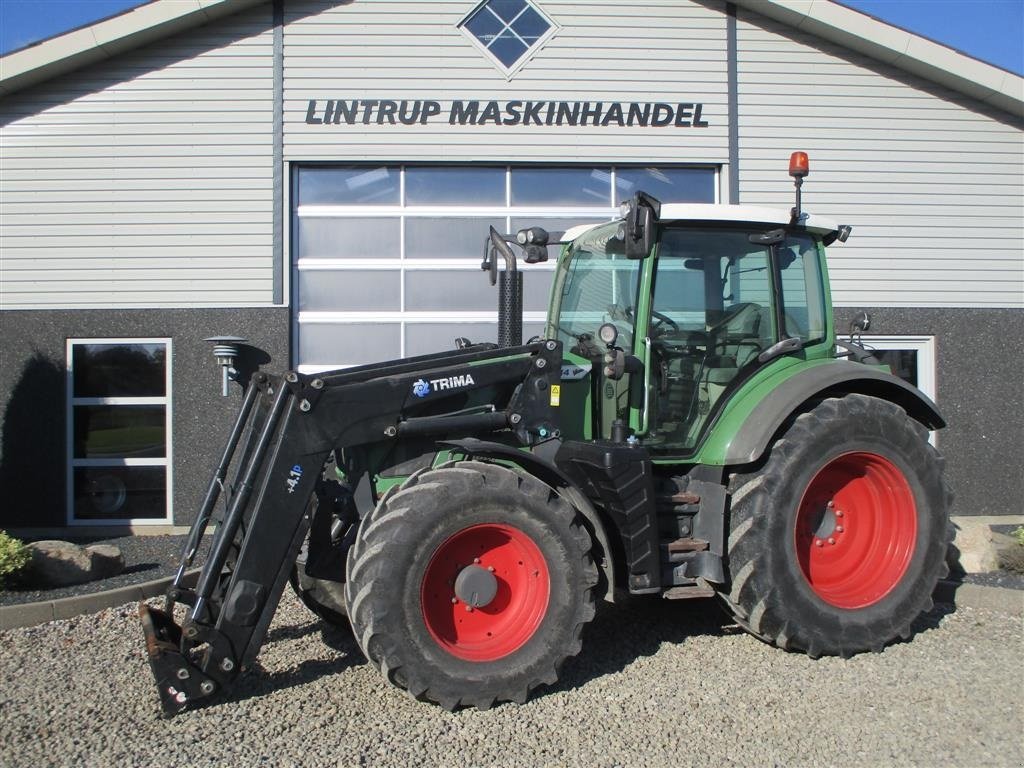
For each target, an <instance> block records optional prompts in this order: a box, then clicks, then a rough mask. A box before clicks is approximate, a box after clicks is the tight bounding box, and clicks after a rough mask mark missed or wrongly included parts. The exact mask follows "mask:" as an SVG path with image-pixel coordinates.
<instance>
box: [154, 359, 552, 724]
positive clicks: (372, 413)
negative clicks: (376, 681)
mask: <svg viewBox="0 0 1024 768" xmlns="http://www.w3.org/2000/svg"><path fill="white" fill-rule="evenodd" d="M561 355H562V348H561V344H559V343H557V342H553V341H541V342H536V343H532V344H526V345H522V346H519V347H511V348H494V347H492V346H490V345H486V346H485V345H481V346H477V347H468V348H465V349H461V350H456V351H452V352H444V353H440V354H437V355H424V356H422V357H416V358H409V359H406V360H399V361H392V362H389V363H383V364H380V365H372V366H363V367H360V368H351V369H347V370H341V371H332V372H327V373H322V374H317V375H315V376H310V375H303V374H299V373H296V372H294V371H289V372H287V373H285V374H284V375H282V376H269V375H267V374H264V373H258V374H256V375H254V376H253V378H252V383H251V385H250V386H249V388H248V390H247V391H246V394H245V398H244V401H243V403H242V407H241V409H240V411H239V413H238V416H237V418H236V420H235V424H234V426H233V428H232V430H231V432H230V435H229V438H228V441H227V444H226V445H225V447H224V451H223V453H222V455H221V459H220V463H219V464H218V466H217V468H216V470H215V471H214V473H213V477H212V479H211V480H210V485H209V487H208V489H207V493H206V496H205V498H204V501H203V504H202V506H201V507H200V510H199V513H198V515H197V517H196V520H195V522H194V524H193V525H192V528H191V530H190V532H189V536H188V540H187V543H186V545H185V549H184V551H183V553H182V559H181V565H180V567H179V569H178V572H177V575H176V577H175V579H174V582H173V583H172V584H171V586H170V587H169V588H168V590H167V595H166V599H165V603H164V607H163V609H162V610H159V609H156V608H152V607H150V606H148V605H146V604H145V603H141V604H140V605H139V614H140V619H141V622H142V628H143V633H144V634H145V637H146V648H147V653H148V657H149V663H150V666H151V667H152V670H153V674H154V677H155V678H156V682H157V686H158V689H159V693H160V700H161V705H162V707H163V710H164V712H165V713H166V714H168V715H173V714H175V713H177V712H180V711H182V710H183V709H185V708H187V707H189V706H190V705H194V704H195V702H197V701H198V700H201V699H205V698H207V697H209V696H211V695H213V694H214V693H216V692H217V691H220V690H224V689H226V688H228V687H230V685H231V683H232V681H233V680H234V679H235V678H236V677H237V676H238V674H239V673H240V672H241V670H242V669H244V668H245V667H247V666H248V665H249V664H251V663H252V662H253V661H254V660H255V658H256V656H257V654H258V653H259V649H260V647H261V646H262V644H263V642H264V639H265V637H266V633H267V628H268V627H269V625H270V621H271V619H272V618H273V616H274V613H275V611H276V609H277V605H278V602H279V601H280V598H281V593H282V591H283V590H284V586H285V583H286V582H287V581H288V576H289V574H290V572H291V568H292V565H293V563H294V562H295V558H296V556H297V554H298V552H299V550H300V548H301V546H302V542H303V539H304V538H305V536H306V533H307V531H308V530H309V527H310V515H309V501H310V498H311V496H312V495H313V493H314V492H316V491H318V490H319V491H321V492H327V491H326V490H325V489H324V487H323V486H324V485H325V483H326V481H325V479H324V478H323V469H324V466H325V463H327V462H328V459H329V458H330V456H331V454H332V452H335V451H341V450H344V449H346V448H351V447H354V446H359V445H364V444H369V443H375V442H381V441H388V440H394V439H396V438H398V437H399V436H405V435H436V436H437V437H438V439H439V440H443V439H444V438H445V437H448V436H452V435H456V434H457V435H465V434H480V435H486V434H489V433H493V432H496V431H499V430H505V431H507V432H508V433H510V435H511V436H512V437H513V438H514V440H515V441H516V442H518V443H519V444H520V445H522V446H530V445H533V444H535V443H538V442H541V441H543V440H545V439H548V438H551V437H556V436H557V434H558V432H557V426H556V425H557V423H558V419H557V417H556V416H555V412H554V410H553V407H552V405H551V401H552V399H553V398H552V396H551V388H552V386H557V385H558V383H559V375H560V363H561ZM442 381H443V382H446V383H447V388H455V389H457V391H458V392H460V393H461V392H467V393H468V392H472V391H473V390H481V389H486V390H487V391H495V392H498V391H508V392H511V395H510V396H508V397H506V398H505V400H504V401H503V402H498V403H494V404H492V405H490V406H484V407H477V408H474V409H472V410H471V412H466V411H465V410H455V411H453V412H446V411H445V408H444V398H445V396H446V394H451V391H447V392H446V391H445V390H446V387H445V386H435V387H434V388H433V389H431V388H430V387H429V386H428V387H424V386H423V384H424V383H427V384H433V383H435V382H442ZM452 382H456V383H454V384H453V383H452ZM425 390H430V391H428V392H427V393H426V394H424V391H425ZM431 395H433V400H432V401H431V398H430V396H431ZM427 405H430V406H433V407H431V408H430V409H429V410H428V412H427V414H426V415H417V414H418V413H420V412H421V411H422V410H423V409H424V407H425V406H427ZM239 448H240V449H241V450H239ZM236 454H237V456H236ZM232 469H233V470H234V472H233V477H232V480H231V482H230V483H229V482H228V476H229V474H230V473H231V470H232ZM222 495H223V496H224V497H225V506H224V510H223V512H222V514H220V515H217V514H215V509H216V508H217V501H218V499H219V498H220V497H221V496H222ZM214 520H215V521H216V528H215V531H214V534H213V540H212V544H211V548H210V553H209V555H208V556H207V558H206V561H205V563H204V564H203V567H202V570H201V572H200V575H199V579H198V583H197V584H196V586H195V588H194V589H189V588H187V587H186V586H185V572H186V569H187V568H189V567H190V566H191V565H192V563H193V561H194V559H195V556H196V552H197V551H198V549H199V543H200V541H201V540H202V537H203V535H204V533H205V532H206V529H207V528H208V526H209V524H210V523H211V521H214ZM182 607H183V608H184V609H185V611H184V617H183V619H182V621H181V623H180V624H178V623H177V622H176V620H175V609H176V608H182Z"/></svg>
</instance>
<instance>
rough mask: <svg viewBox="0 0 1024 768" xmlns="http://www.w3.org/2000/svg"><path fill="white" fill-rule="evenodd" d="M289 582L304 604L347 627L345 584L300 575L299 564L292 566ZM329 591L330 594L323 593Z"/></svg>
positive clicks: (337, 625)
mask: <svg viewBox="0 0 1024 768" xmlns="http://www.w3.org/2000/svg"><path fill="white" fill-rule="evenodd" d="M288 583H289V584H291V585H292V591H293V592H295V594H296V596H297V597H298V598H299V600H301V601H302V604H303V605H304V606H306V607H307V608H308V609H309V610H310V611H312V612H313V613H314V614H316V615H317V616H318V617H319V618H321V619H323V620H324V621H326V622H327V623H328V624H330V625H332V626H335V627H347V626H348V615H347V614H346V613H345V610H346V609H345V594H344V589H345V586H344V584H341V583H339V582H336V581H326V580H325V579H314V578H312V577H309V576H304V577H300V575H299V571H298V566H292V572H291V575H290V576H289V577H288ZM324 592H328V593H329V596H325V595H324V594H323V593H324Z"/></svg>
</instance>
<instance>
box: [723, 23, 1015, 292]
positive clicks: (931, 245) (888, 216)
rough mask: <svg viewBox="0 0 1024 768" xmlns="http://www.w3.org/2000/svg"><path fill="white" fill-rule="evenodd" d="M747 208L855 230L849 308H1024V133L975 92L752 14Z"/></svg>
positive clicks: (845, 266)
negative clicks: (799, 153) (810, 215)
mask: <svg viewBox="0 0 1024 768" xmlns="http://www.w3.org/2000/svg"><path fill="white" fill-rule="evenodd" d="M738 49H739V61H738V74H739V156H740V200H741V202H743V203H747V204H764V205H772V206H785V207H788V206H790V205H792V185H791V184H788V183H787V178H786V176H785V173H786V166H787V160H788V157H789V153H790V152H791V151H793V150H798V149H799V150H805V151H806V152H808V154H809V155H810V159H811V175H810V177H809V179H808V180H807V182H806V185H805V187H804V203H805V206H806V207H807V208H808V209H811V210H814V211H817V212H820V213H823V214H827V215H829V216H834V217H836V218H838V219H839V220H840V221H842V222H843V223H847V224H852V225H853V236H852V237H851V238H850V241H849V242H848V243H847V244H845V245H836V246H834V247H833V248H831V249H830V267H831V277H832V286H833V301H834V303H835V304H836V305H840V306H842V305H845V306H854V305H864V306H875V307H879V306H882V307H885V306H889V307H892V306H904V307H921V306H931V307H950V306H961V307H1024V217H1022V216H1021V212H1022V211H1024V135H1022V134H1021V125H1020V123H1019V121H1015V120H1013V119H1012V118H1010V116H1008V115H1004V114H999V113H997V112H994V111H992V110H991V109H989V108H986V107H984V106H982V105H981V104H979V103H976V102H972V101H970V100H969V99H967V98H966V97H960V96H958V95H956V94H954V93H953V92H951V91H948V90H944V89H941V88H939V87H937V86H934V85H930V84H928V83H926V82H924V81H922V80H920V79H918V78H915V77H914V76H912V75H908V74H907V73H905V72H901V71H899V70H897V69H895V68H893V67H890V66H887V65H885V64H881V63H878V62H876V61H873V60H869V59H867V58H865V57H863V56H861V55H859V54H857V53H854V52H852V51H848V50H845V49H841V48H838V47H836V46H832V45H830V44H826V43H823V42H822V41H821V40H820V39H818V38H815V37H813V36H810V35H807V34H805V33H802V32H799V31H797V30H794V29H793V28H790V27H786V26H784V25H781V24H779V23H777V22H774V21H770V20H768V19H765V18H763V17H760V16H757V15H756V14H750V13H748V12H745V11H742V10H741V11H740V13H739V22H738Z"/></svg>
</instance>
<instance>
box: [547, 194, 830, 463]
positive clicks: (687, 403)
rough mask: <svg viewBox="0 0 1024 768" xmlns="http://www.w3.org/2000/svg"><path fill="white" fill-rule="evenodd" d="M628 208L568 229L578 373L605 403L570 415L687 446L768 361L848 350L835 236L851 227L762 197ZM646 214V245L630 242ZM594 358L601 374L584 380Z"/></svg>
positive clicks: (565, 280)
mask: <svg viewBox="0 0 1024 768" xmlns="http://www.w3.org/2000/svg"><path fill="white" fill-rule="evenodd" d="M632 206H644V207H647V208H648V209H649V210H648V212H647V213H646V214H645V216H644V217H637V216H635V215H634V213H633V212H632V210H631V207H632ZM623 207H624V209H625V210H624V212H623V213H624V216H623V219H622V220H621V221H617V222H611V223H609V224H604V225H599V226H595V227H590V228H578V229H576V230H570V231H569V232H567V233H566V235H565V236H564V238H563V239H565V240H570V239H571V242H570V243H569V244H568V245H567V247H566V249H565V251H564V254H563V257H562V260H561V262H560V264H559V268H558V271H557V273H556V277H555V284H554V289H553V292H552V307H551V312H550V315H549V317H550V321H549V322H550V325H549V327H548V329H547V336H548V338H557V339H558V340H560V341H561V342H562V343H563V348H564V349H565V350H566V351H567V354H566V372H568V376H563V378H567V379H568V381H565V382H564V385H566V386H569V387H573V386H576V387H577V388H580V387H583V386H586V385H589V387H590V395H591V397H590V398H587V400H588V402H589V403H590V407H591V413H590V414H584V413H581V414H577V418H576V419H571V420H569V421H570V424H571V423H576V424H586V423H587V422H588V421H589V420H590V419H591V418H592V419H593V424H594V427H593V430H592V432H593V433H592V434H587V433H586V430H584V434H581V435H580V436H581V437H604V438H611V437H612V429H613V425H615V423H616V422H622V423H624V424H626V425H628V427H629V428H630V431H631V432H632V434H634V435H636V436H637V437H638V438H640V439H642V440H643V443H644V445H645V446H646V447H647V448H648V449H649V450H650V451H652V452H653V453H655V454H663V455H672V456H686V455H689V454H692V453H693V452H694V451H695V450H696V448H697V446H698V445H699V443H700V441H701V439H702V437H703V436H704V435H705V433H706V432H707V430H708V426H709V425H710V424H711V423H713V422H714V420H715V417H716V415H717V414H718V413H719V412H721V410H722V409H723V407H724V406H725V404H726V403H727V402H728V401H729V399H730V397H731V396H732V395H733V394H734V393H736V392H737V391H738V390H740V389H741V388H742V387H743V385H744V383H746V382H749V381H750V380H751V379H752V378H753V377H754V376H755V374H757V373H759V372H762V371H764V370H765V369H766V368H768V367H769V366H772V365H775V366H785V365H786V364H787V361H786V360H785V358H787V357H788V358H796V359H800V360H808V359H814V358H826V357H831V356H832V355H833V354H834V346H833V345H834V335H833V329H832V318H831V313H830V312H829V311H828V310H827V307H828V306H829V296H828V288H827V274H826V266H825V251H824V244H825V243H826V242H831V240H834V239H836V237H838V236H839V233H841V232H842V231H843V228H841V227H839V226H838V225H836V224H834V223H833V222H831V221H828V220H825V219H822V218H821V217H817V216H807V215H803V214H801V215H800V216H799V217H798V218H796V220H795V221H794V217H793V215H792V214H791V212H788V211H779V210H775V209H770V208H758V207H753V206H718V205H672V204H666V205H660V204H658V203H657V201H652V200H651V199H650V198H649V197H647V196H642V197H641V196H637V197H636V198H634V200H633V201H631V202H630V203H626V204H624V206H623ZM638 219H643V220H644V221H645V223H644V224H643V226H645V227H646V228H648V229H649V232H648V233H645V234H643V235H641V236H640V237H639V238H636V239H637V240H641V241H642V240H644V239H649V240H650V244H651V247H650V250H649V251H648V252H647V253H646V255H642V253H637V252H636V251H635V250H634V252H633V253H629V252H628V251H630V250H631V249H630V247H629V246H630V242H629V241H630V239H631V237H632V234H633V233H632V232H630V231H629V230H630V226H631V224H632V223H633V222H635V221H636V220H638ZM607 326H611V327H607ZM602 339H610V340H611V343H610V344H609V343H608V342H607V341H602ZM618 357H622V364H617V363H616V359H617V358H618ZM583 371H587V372H590V373H591V374H592V378H590V379H589V380H588V381H587V382H586V385H583V384H582V383H581V384H574V382H575V381H576V380H582V378H583V376H581V372H583ZM573 372H575V374H574V373H573ZM574 376H575V378H574ZM584 399H585V398H570V400H571V401H572V402H575V403H580V402H582V401H583V400H584Z"/></svg>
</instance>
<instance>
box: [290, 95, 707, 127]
mask: <svg viewBox="0 0 1024 768" xmlns="http://www.w3.org/2000/svg"><path fill="white" fill-rule="evenodd" d="M321 103H322V104H323V106H320V105H321ZM703 108H704V105H703V104H700V103H690V102H679V103H675V104H667V103H664V102H660V101H659V102H655V103H650V102H620V101H582V102H581V101H522V100H513V101H460V100H456V101H452V102H451V106H450V107H449V108H448V110H447V114H444V112H443V110H442V108H441V102H440V101H431V100H425V99H417V100H401V101H399V100H394V99H351V100H346V99H337V100H335V99H327V100H324V101H322V102H321V101H320V100H318V99H310V100H309V106H308V107H307V108H306V123H307V124H310V125H356V124H357V123H359V124H362V125H371V124H376V125H395V124H401V125H416V124H417V123H419V124H420V125H426V124H427V123H428V122H431V121H440V120H447V122H448V124H449V125H489V124H490V125H499V126H513V125H556V126H557V125H568V126H586V125H590V126H600V127H606V126H609V125H614V126H618V127H620V128H626V127H630V128H632V127H634V126H636V127H640V128H664V127H669V126H671V127H675V128H684V127H687V128H689V127H692V128H707V127H708V123H707V121H706V120H704V119H702V116H701V112H702V111H703Z"/></svg>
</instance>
